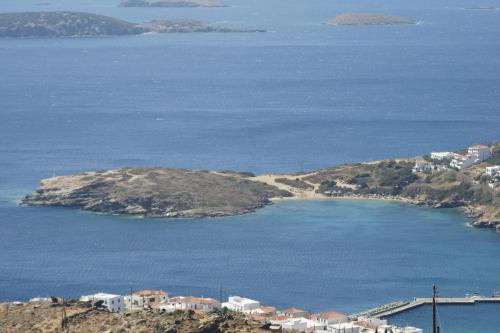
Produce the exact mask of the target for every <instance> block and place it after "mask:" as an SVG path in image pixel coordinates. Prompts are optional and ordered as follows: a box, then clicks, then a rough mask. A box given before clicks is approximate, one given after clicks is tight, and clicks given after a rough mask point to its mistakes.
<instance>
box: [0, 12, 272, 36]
mask: <svg viewBox="0 0 500 333" xmlns="http://www.w3.org/2000/svg"><path fill="white" fill-rule="evenodd" d="M151 32H156V33H171V32H183V33H187V32H264V30H258V29H237V28H227V27H218V26H211V25H207V24H205V23H203V22H201V21H196V20H180V19H176V20H156V21H151V22H147V23H140V24H138V23H132V22H128V21H124V20H120V19H116V18H112V17H108V16H103V15H97V14H91V13H82V12H66V11H61V12H59V11H56V12H19V13H0V38H1V37H11V38H54V37H97V36H125V35H139V34H143V33H151Z"/></svg>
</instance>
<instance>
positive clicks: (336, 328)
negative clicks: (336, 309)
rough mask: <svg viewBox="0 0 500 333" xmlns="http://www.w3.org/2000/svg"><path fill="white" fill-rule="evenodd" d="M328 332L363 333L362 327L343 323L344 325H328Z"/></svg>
mask: <svg viewBox="0 0 500 333" xmlns="http://www.w3.org/2000/svg"><path fill="white" fill-rule="evenodd" d="M327 330H328V331H329V332H333V333H359V332H360V331H361V327H359V326H357V325H355V324H353V323H342V324H334V325H328V329H327Z"/></svg>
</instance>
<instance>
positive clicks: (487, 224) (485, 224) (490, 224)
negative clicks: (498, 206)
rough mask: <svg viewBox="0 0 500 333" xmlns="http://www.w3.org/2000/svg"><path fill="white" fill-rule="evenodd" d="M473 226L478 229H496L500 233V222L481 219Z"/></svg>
mask: <svg viewBox="0 0 500 333" xmlns="http://www.w3.org/2000/svg"><path fill="white" fill-rule="evenodd" d="M472 225H473V226H474V227H478V228H494V229H496V230H497V231H499V232H500V220H490V219H479V220H477V221H475V222H474V223H473V224H472Z"/></svg>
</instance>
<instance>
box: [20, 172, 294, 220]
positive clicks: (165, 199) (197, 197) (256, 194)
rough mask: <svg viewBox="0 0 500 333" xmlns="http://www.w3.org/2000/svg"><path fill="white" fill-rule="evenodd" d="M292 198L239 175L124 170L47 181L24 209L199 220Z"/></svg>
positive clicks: (249, 209)
mask: <svg viewBox="0 0 500 333" xmlns="http://www.w3.org/2000/svg"><path fill="white" fill-rule="evenodd" d="M289 195H291V194H290V193H289V192H287V191H283V190H280V189H278V188H276V187H274V186H272V185H267V184H264V183H261V182H256V181H251V180H249V179H247V177H245V175H241V174H238V173H215V172H209V171H203V170H188V169H168V168H123V169H117V170H109V171H100V172H87V173H83V174H78V175H72V176H60V177H52V178H48V179H44V180H42V181H41V184H40V187H39V188H38V189H37V190H36V191H34V192H32V193H30V194H28V195H27V196H26V197H25V198H24V199H23V200H22V202H21V204H22V205H30V206H52V207H68V208H79V209H81V210H86V211H91V212H95V213H101V214H109V215H130V216H137V217H148V218H197V217H222V216H233V215H241V214H247V213H251V212H254V211H255V210H256V209H259V208H262V207H264V206H266V205H269V204H271V200H270V199H271V198H276V197H283V196H289Z"/></svg>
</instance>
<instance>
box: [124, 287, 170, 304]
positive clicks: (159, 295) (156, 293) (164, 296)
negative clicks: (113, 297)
mask: <svg viewBox="0 0 500 333" xmlns="http://www.w3.org/2000/svg"><path fill="white" fill-rule="evenodd" d="M167 301H168V293H166V292H165V291H163V290H140V291H136V292H135V293H133V294H132V297H130V296H127V297H125V305H126V306H127V308H130V309H134V308H135V309H142V308H143V307H145V306H148V305H150V306H153V305H156V304H161V303H166V302H167Z"/></svg>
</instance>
